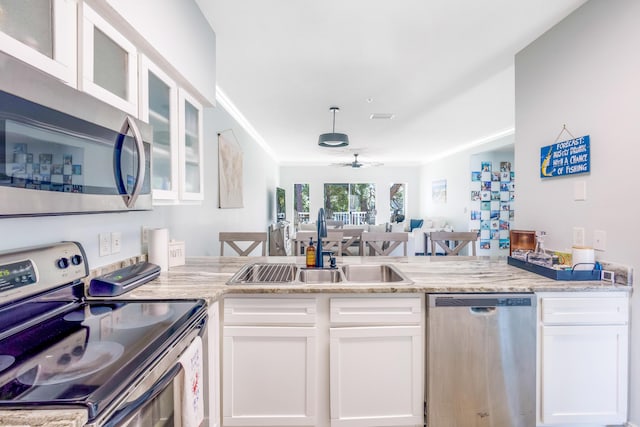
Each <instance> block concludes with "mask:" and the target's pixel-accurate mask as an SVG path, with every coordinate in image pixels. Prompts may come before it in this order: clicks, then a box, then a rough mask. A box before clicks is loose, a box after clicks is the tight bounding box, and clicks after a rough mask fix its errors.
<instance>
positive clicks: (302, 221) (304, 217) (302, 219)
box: [296, 212, 311, 224]
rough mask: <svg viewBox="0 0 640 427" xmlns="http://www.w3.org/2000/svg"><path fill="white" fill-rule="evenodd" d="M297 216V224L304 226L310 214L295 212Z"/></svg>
mask: <svg viewBox="0 0 640 427" xmlns="http://www.w3.org/2000/svg"><path fill="white" fill-rule="evenodd" d="M296 215H297V216H298V221H297V223H298V224H306V223H308V222H309V220H310V217H311V214H310V213H309V212H296Z"/></svg>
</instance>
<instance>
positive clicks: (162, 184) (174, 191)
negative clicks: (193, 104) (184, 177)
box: [140, 56, 179, 200]
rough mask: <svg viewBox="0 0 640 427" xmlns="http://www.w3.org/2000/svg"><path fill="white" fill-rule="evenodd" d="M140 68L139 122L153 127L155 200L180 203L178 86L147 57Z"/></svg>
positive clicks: (141, 62) (152, 182)
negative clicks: (141, 121)
mask: <svg viewBox="0 0 640 427" xmlns="http://www.w3.org/2000/svg"><path fill="white" fill-rule="evenodd" d="M140 68H141V70H140V93H141V100H140V118H141V119H142V120H144V121H146V122H147V123H149V124H150V125H151V126H153V153H152V156H153V176H152V177H151V188H152V190H153V199H154V200H177V199H178V192H179V173H178V170H179V160H178V151H179V150H178V144H179V133H178V127H179V126H178V86H177V85H176V83H175V82H174V80H173V79H171V78H170V77H169V76H168V75H167V74H166V73H165V72H164V71H162V69H160V68H159V67H158V66H156V65H155V64H154V63H153V62H151V61H150V60H149V59H148V58H147V57H145V56H141V58H140Z"/></svg>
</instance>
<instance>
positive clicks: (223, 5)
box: [196, 0, 585, 164]
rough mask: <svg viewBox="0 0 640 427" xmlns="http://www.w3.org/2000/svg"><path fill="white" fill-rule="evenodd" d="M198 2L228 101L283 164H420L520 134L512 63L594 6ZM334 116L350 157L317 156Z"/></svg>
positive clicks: (506, 1)
mask: <svg viewBox="0 0 640 427" xmlns="http://www.w3.org/2000/svg"><path fill="white" fill-rule="evenodd" d="M196 1H197V3H198V4H199V5H200V8H201V9H202V10H203V12H204V13H205V15H206V16H207V18H208V19H209V21H210V22H211V25H212V27H213V28H214V30H215V32H216V36H217V46H216V48H217V61H216V62H217V65H216V73H217V85H218V88H219V90H221V91H222V92H223V93H224V94H225V95H226V97H227V98H228V99H229V100H230V101H231V102H232V103H233V104H234V105H235V107H236V108H237V110H238V111H240V113H241V114H242V115H244V117H245V118H246V119H247V121H248V122H249V123H250V125H251V126H252V127H253V128H254V129H255V131H256V132H257V134H259V136H260V137H261V138H262V139H263V141H264V142H265V143H266V145H267V146H268V147H270V150H271V152H272V154H273V156H274V157H275V158H276V160H277V161H279V162H280V163H281V164H328V163H333V162H342V161H349V160H352V158H353V157H352V154H353V153H354V152H358V153H360V156H359V160H361V161H364V162H366V161H377V162H385V164H420V163H426V162H428V161H429V160H431V159H433V158H436V157H439V156H442V155H445V154H446V153H450V152H452V151H455V150H457V149H460V148H461V147H463V146H468V145H473V144H481V143H484V142H488V141H492V140H495V139H498V138H500V137H503V136H505V135H510V134H512V133H513V130H514V69H513V59H514V55H515V54H516V53H517V52H518V51H519V50H521V49H522V48H524V47H525V46H526V45H527V44H529V43H530V42H532V41H533V40H535V39H536V38H537V37H538V36H540V35H541V34H542V33H544V32H545V31H546V30H548V29H549V28H551V27H552V26H553V25H555V24H556V23H558V22H559V21H560V20H562V19H563V18H564V17H565V16H567V15H568V14H569V13H571V12H572V11H573V10H575V9H576V8H577V7H579V6H580V5H581V4H583V3H584V2H585V0H483V1H478V0H322V1H317V0H196ZM334 105H335V106H338V107H340V112H339V113H338V114H337V116H336V132H343V133H346V134H348V135H349V138H350V141H351V144H350V145H349V147H347V148H346V149H338V148H322V147H319V146H318V145H317V140H318V135H319V134H321V133H325V132H330V131H331V128H332V115H331V113H330V112H329V107H330V106H334ZM372 113H393V114H394V115H395V118H394V119H392V120H371V119H369V116H370V115H371V114H372Z"/></svg>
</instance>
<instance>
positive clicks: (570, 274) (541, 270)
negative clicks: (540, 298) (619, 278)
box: [507, 256, 602, 280]
mask: <svg viewBox="0 0 640 427" xmlns="http://www.w3.org/2000/svg"><path fill="white" fill-rule="evenodd" d="M507 264H509V265H513V266H514V267H518V268H522V269H523V270H527V271H530V272H532V273H536V274H540V275H541V276H545V277H548V278H550V279H553V280H600V274H601V273H602V270H599V269H597V264H594V265H593V269H592V270H575V269H574V268H568V269H566V270H556V269H555V268H549V267H545V266H542V265H538V264H533V263H530V262H527V261H522V260H520V259H517V258H513V257H511V256H510V257H507Z"/></svg>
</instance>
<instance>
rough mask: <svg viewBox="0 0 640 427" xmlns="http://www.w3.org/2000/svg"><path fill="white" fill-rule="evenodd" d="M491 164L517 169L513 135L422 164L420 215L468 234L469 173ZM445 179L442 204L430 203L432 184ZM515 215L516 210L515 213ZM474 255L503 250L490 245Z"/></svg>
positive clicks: (500, 253) (497, 252)
mask: <svg viewBox="0 0 640 427" xmlns="http://www.w3.org/2000/svg"><path fill="white" fill-rule="evenodd" d="M482 161H491V162H493V163H494V165H496V164H499V163H500V162H501V161H508V162H512V167H513V168H514V169H515V170H516V182H517V179H518V175H517V167H516V165H515V162H514V154H513V135H510V136H506V137H503V138H499V139H497V140H494V141H490V142H487V143H486V144H484V145H480V146H477V147H474V148H471V149H468V150H465V151H462V152H460V153H456V154H453V155H451V156H448V157H445V158H443V159H439V160H436V161H433V162H431V163H428V164H426V165H425V166H423V167H422V169H421V174H420V182H421V188H422V189H423V190H422V193H421V196H422V197H421V201H420V213H421V216H423V217H443V218H445V219H446V220H447V223H448V224H449V225H450V226H452V227H453V229H454V230H455V231H469V218H470V206H471V172H472V171H474V170H480V162H482ZM441 179H445V180H446V181H447V201H446V203H436V202H434V201H433V199H432V197H431V194H432V191H431V190H432V184H433V181H438V180H441ZM516 215H517V210H516ZM477 253H478V255H483V256H485V255H490V256H492V255H506V254H507V251H505V250H498V249H497V248H494V247H493V245H492V249H491V250H490V251H487V250H478V252H477Z"/></svg>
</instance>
